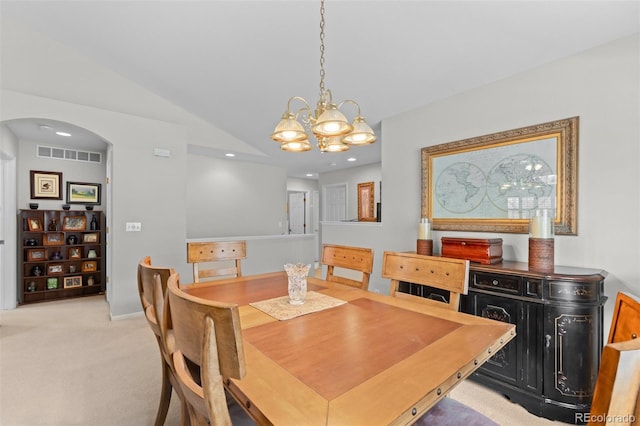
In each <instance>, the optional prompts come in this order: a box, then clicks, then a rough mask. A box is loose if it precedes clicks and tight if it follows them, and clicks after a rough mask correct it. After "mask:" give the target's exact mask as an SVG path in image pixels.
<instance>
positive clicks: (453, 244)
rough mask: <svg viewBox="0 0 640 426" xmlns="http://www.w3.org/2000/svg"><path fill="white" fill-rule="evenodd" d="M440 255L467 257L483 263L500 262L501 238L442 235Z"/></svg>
mask: <svg viewBox="0 0 640 426" xmlns="http://www.w3.org/2000/svg"><path fill="white" fill-rule="evenodd" d="M440 240H441V241H442V256H443V257H454V258H457V259H469V260H470V261H471V262H477V263H482V264H485V265H489V264H493V263H500V262H502V238H489V239H481V238H448V237H442V238H441V239H440Z"/></svg>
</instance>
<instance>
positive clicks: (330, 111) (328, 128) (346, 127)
mask: <svg viewBox="0 0 640 426" xmlns="http://www.w3.org/2000/svg"><path fill="white" fill-rule="evenodd" d="M352 130H353V126H352V125H351V123H349V122H348V121H347V117H345V116H344V114H343V113H341V112H340V111H338V108H337V107H336V106H335V104H329V106H328V107H327V109H326V110H324V111H323V112H322V114H320V116H319V117H318V118H317V120H316V122H315V124H314V125H313V126H312V127H311V131H312V132H313V134H315V135H316V136H318V137H331V136H342V135H346V134H347V133H350V132H351V131H352Z"/></svg>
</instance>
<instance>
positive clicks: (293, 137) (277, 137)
mask: <svg viewBox="0 0 640 426" xmlns="http://www.w3.org/2000/svg"><path fill="white" fill-rule="evenodd" d="M271 139H273V140H274V141H276V142H280V143H286V142H301V141H304V140H305V139H306V140H307V144H308V143H309V135H307V133H306V132H305V131H304V127H302V124H300V123H299V122H298V120H296V119H295V117H294V115H293V114H291V113H290V112H288V113H284V115H283V116H282V120H280V122H279V123H278V125H277V126H276V128H275V130H274V131H273V133H272V134H271Z"/></svg>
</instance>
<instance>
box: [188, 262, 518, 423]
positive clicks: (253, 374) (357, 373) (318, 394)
mask: <svg viewBox="0 0 640 426" xmlns="http://www.w3.org/2000/svg"><path fill="white" fill-rule="evenodd" d="M287 286H288V280H287V275H286V273H284V272H274V273H266V274H259V275H252V276H243V277H238V278H232V279H224V280H218V281H212V282H207V283H202V282H200V283H198V284H186V285H185V284H182V286H181V287H182V288H183V289H184V290H185V291H186V292H187V293H189V294H191V295H193V296H197V297H201V298H204V299H209V300H216V301H222V302H231V303H236V304H238V306H239V312H240V321H241V327H242V334H243V346H244V354H245V360H246V370H247V374H246V376H245V377H244V378H243V379H241V380H235V379H227V380H226V381H225V386H226V387H227V390H228V391H229V392H230V393H231V394H232V395H233V397H234V398H235V399H236V400H237V401H238V402H239V403H240V404H241V405H242V406H243V407H244V408H245V410H246V411H247V412H248V413H249V414H250V415H251V416H252V417H253V418H254V419H255V420H256V421H257V422H258V423H259V424H273V425H279V426H280V425H282V426H287V425H348V426H358V425H387V424H392V425H401V424H402V425H404V424H411V423H412V422H414V421H415V420H417V419H418V418H419V417H420V416H421V415H422V414H424V413H425V412H427V411H428V410H429V409H430V408H431V407H432V406H434V405H435V404H436V403H437V402H438V401H439V400H440V399H442V398H443V397H445V396H446V395H447V394H448V393H449V392H450V391H451V390H452V389H453V388H454V387H455V386H456V385H457V384H458V383H460V382H461V381H462V380H464V379H465V378H466V377H468V376H469V375H470V374H471V373H472V372H473V371H475V370H476V369H477V368H478V367H480V366H481V365H482V364H483V363H484V362H485V361H487V360H488V359H489V358H490V357H492V356H493V355H494V354H498V353H499V351H500V350H501V348H503V347H504V346H505V345H506V344H507V343H508V342H509V341H510V340H511V339H513V338H514V336H515V326H514V325H512V324H507V323H503V322H498V321H494V320H490V319H486V318H482V317H477V316H472V315H468V314H464V313H460V312H456V311H451V310H447V309H441V308H434V307H431V306H428V305H423V304H421V303H415V302H412V301H407V300H403V299H398V298H394V297H390V296H387V295H382V294H378V293H375V292H371V291H365V290H360V289H356V288H352V287H348V286H344V285H340V284H335V283H331V282H327V281H325V280H323V279H319V278H315V277H308V278H307V287H308V291H309V292H315V293H319V294H322V295H326V296H329V297H330V298H334V299H338V300H339V301H341V302H346V303H343V304H341V305H338V306H334V307H331V308H328V309H323V310H320V311H317V312H313V313H308V314H304V315H301V316H297V317H295V318H292V319H287V320H278V319H276V318H274V317H273V316H271V315H270V314H267V313H266V312H264V311H263V310H261V309H258V308H256V307H255V306H253V305H252V304H256V303H257V302H261V301H267V300H270V299H273V298H278V297H283V296H287V294H288V293H287V291H288V290H287V288H288V287H287ZM309 294H311V293H309Z"/></svg>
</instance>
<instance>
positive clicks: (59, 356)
mask: <svg viewBox="0 0 640 426" xmlns="http://www.w3.org/2000/svg"><path fill="white" fill-rule="evenodd" d="M159 389H160V355H159V352H158V347H157V344H156V341H155V338H154V337H153V334H152V332H151V330H150V329H149V328H148V325H147V323H146V321H145V319H144V317H143V316H142V314H140V315H139V316H134V317H131V318H126V319H121V320H116V321H111V320H109V309H108V305H107V303H106V301H105V298H104V296H92V297H85V298H80V299H69V300H62V301H55V302H46V303H39V304H33V305H25V306H21V307H19V308H17V309H14V310H10V311H1V312H0V425H2V426H49V425H50V426H75V425H78V426H92V425H95V426H99V425H100V426H102V425H104V426H108V425H113V426H116V425H117V426H138V425H153V422H154V420H155V414H156V409H157V404H158V398H159ZM451 395H452V397H454V398H456V399H457V400H459V401H461V402H464V403H465V404H467V405H469V406H471V407H473V408H475V409H476V410H478V411H480V412H482V413H484V414H485V415H487V416H488V417H490V418H492V419H494V420H495V421H496V422H497V423H499V424H501V425H503V426H514V425H527V426H543V425H554V424H555V425H561V424H562V423H558V422H551V421H549V420H546V419H541V418H538V417H535V416H533V415H531V414H529V413H527V412H526V410H524V409H523V408H522V407H520V406H518V405H516V404H513V403H511V402H509V401H508V400H507V399H506V398H504V397H503V396H502V395H499V394H497V393H495V392H492V391H490V390H488V389H486V388H484V387H482V386H479V385H477V384H475V383H473V382H470V381H465V382H463V383H462V384H460V385H459V386H458V387H457V388H456V389H455V390H454V391H453V392H452V394H451ZM179 423H180V407H179V402H178V399H177V397H176V396H175V395H174V397H173V398H172V403H171V408H170V410H169V415H168V417H167V422H166V424H167V425H179ZM354 426H355V425H354ZM465 426H468V425H465Z"/></svg>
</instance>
